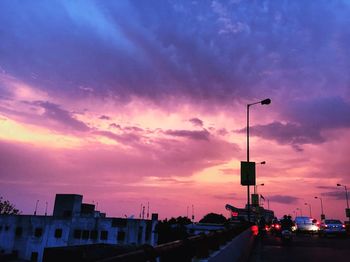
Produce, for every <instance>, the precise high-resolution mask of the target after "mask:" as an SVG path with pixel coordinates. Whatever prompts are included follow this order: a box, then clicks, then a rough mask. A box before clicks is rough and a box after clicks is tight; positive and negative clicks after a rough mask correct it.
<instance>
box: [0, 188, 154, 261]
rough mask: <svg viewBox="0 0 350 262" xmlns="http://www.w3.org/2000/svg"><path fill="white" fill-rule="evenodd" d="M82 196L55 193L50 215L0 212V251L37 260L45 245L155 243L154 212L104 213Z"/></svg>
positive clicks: (41, 255)
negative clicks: (142, 216)
mask: <svg viewBox="0 0 350 262" xmlns="http://www.w3.org/2000/svg"><path fill="white" fill-rule="evenodd" d="M82 199H83V196H81V195H75V194H57V195H56V198H55V206H54V211H53V216H34V215H1V216H0V252H1V253H7V254H8V253H15V254H17V256H18V258H20V259H26V260H32V261H41V260H42V257H43V252H44V248H45V247H64V246H75V245H88V244H122V245H126V244H128V245H129V244H135V245H142V244H150V245H155V244H157V234H156V232H155V227H156V224H157V222H158V216H157V214H152V220H145V219H132V218H114V217H106V215H105V214H104V213H100V212H99V211H96V210H95V206H94V205H92V204H85V203H82Z"/></svg>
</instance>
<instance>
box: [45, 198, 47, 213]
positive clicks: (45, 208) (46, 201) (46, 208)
mask: <svg viewBox="0 0 350 262" xmlns="http://www.w3.org/2000/svg"><path fill="white" fill-rule="evenodd" d="M45 216H47V201H46V202H45Z"/></svg>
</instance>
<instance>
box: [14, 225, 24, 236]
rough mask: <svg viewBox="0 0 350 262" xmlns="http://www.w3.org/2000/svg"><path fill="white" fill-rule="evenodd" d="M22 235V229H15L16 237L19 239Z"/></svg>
mask: <svg viewBox="0 0 350 262" xmlns="http://www.w3.org/2000/svg"><path fill="white" fill-rule="evenodd" d="M22 233H23V228H22V227H16V231H15V234H16V237H21V236H22Z"/></svg>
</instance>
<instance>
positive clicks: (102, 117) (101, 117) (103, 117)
mask: <svg viewBox="0 0 350 262" xmlns="http://www.w3.org/2000/svg"><path fill="white" fill-rule="evenodd" d="M99 119H101V120H110V119H111V118H110V117H109V116H105V115H102V116H100V117H99Z"/></svg>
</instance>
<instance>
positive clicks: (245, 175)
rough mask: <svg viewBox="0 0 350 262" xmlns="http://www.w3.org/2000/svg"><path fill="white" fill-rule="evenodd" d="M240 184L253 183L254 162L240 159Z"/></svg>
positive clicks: (247, 184)
mask: <svg viewBox="0 0 350 262" xmlns="http://www.w3.org/2000/svg"><path fill="white" fill-rule="evenodd" d="M241 185H242V186H254V185H255V162H246V161H241Z"/></svg>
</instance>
